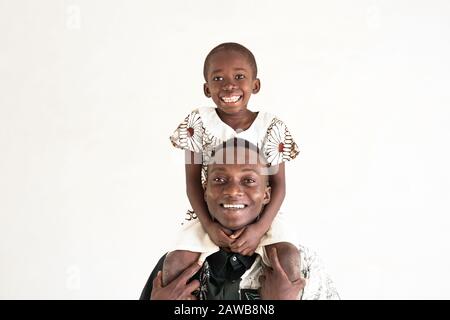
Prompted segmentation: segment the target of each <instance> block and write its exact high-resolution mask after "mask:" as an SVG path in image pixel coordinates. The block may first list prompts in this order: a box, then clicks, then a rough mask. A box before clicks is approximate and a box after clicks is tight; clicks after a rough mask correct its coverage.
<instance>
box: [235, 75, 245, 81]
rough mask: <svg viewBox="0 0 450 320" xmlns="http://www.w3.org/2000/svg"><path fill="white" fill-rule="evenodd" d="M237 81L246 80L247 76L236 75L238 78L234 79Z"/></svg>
mask: <svg viewBox="0 0 450 320" xmlns="http://www.w3.org/2000/svg"><path fill="white" fill-rule="evenodd" d="M234 78H235V79H236V80H242V79H244V78H245V76H244V75H243V74H238V75H236V77H234Z"/></svg>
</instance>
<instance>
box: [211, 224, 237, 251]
mask: <svg viewBox="0 0 450 320" xmlns="http://www.w3.org/2000/svg"><path fill="white" fill-rule="evenodd" d="M205 230H206V232H207V233H208V235H209V237H210V238H211V240H212V242H214V243H215V244H216V245H217V246H218V247H222V248H229V247H230V245H231V244H232V243H233V241H234V239H232V238H230V234H231V232H230V231H228V230H226V229H224V228H223V227H222V226H221V225H220V224H219V223H217V222H211V223H209V224H208V226H206V227H205Z"/></svg>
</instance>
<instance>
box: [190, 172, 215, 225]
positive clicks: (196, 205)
mask: <svg viewBox="0 0 450 320" xmlns="http://www.w3.org/2000/svg"><path fill="white" fill-rule="evenodd" d="M185 168H186V192H187V196H188V198H189V202H190V203H191V206H192V209H193V210H194V211H195V214H196V215H197V217H198V219H199V220H200V223H201V224H202V226H203V227H204V228H205V229H207V228H208V227H209V225H210V224H211V223H212V222H213V221H212V219H211V217H210V215H209V212H208V207H207V206H206V203H205V199H204V190H203V187H202V182H201V174H202V165H201V164H186V166H185Z"/></svg>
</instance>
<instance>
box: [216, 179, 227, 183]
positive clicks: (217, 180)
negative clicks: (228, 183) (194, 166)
mask: <svg viewBox="0 0 450 320" xmlns="http://www.w3.org/2000/svg"><path fill="white" fill-rule="evenodd" d="M213 181H214V182H217V183H223V182H224V181H225V179H223V178H214V179H213Z"/></svg>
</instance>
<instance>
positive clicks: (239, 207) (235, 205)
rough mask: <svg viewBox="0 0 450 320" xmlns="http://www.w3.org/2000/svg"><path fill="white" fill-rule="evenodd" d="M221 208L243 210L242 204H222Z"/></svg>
mask: <svg viewBox="0 0 450 320" xmlns="http://www.w3.org/2000/svg"><path fill="white" fill-rule="evenodd" d="M223 207H224V208H226V209H244V208H245V205H244V204H225V203H224V204H223Z"/></svg>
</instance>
